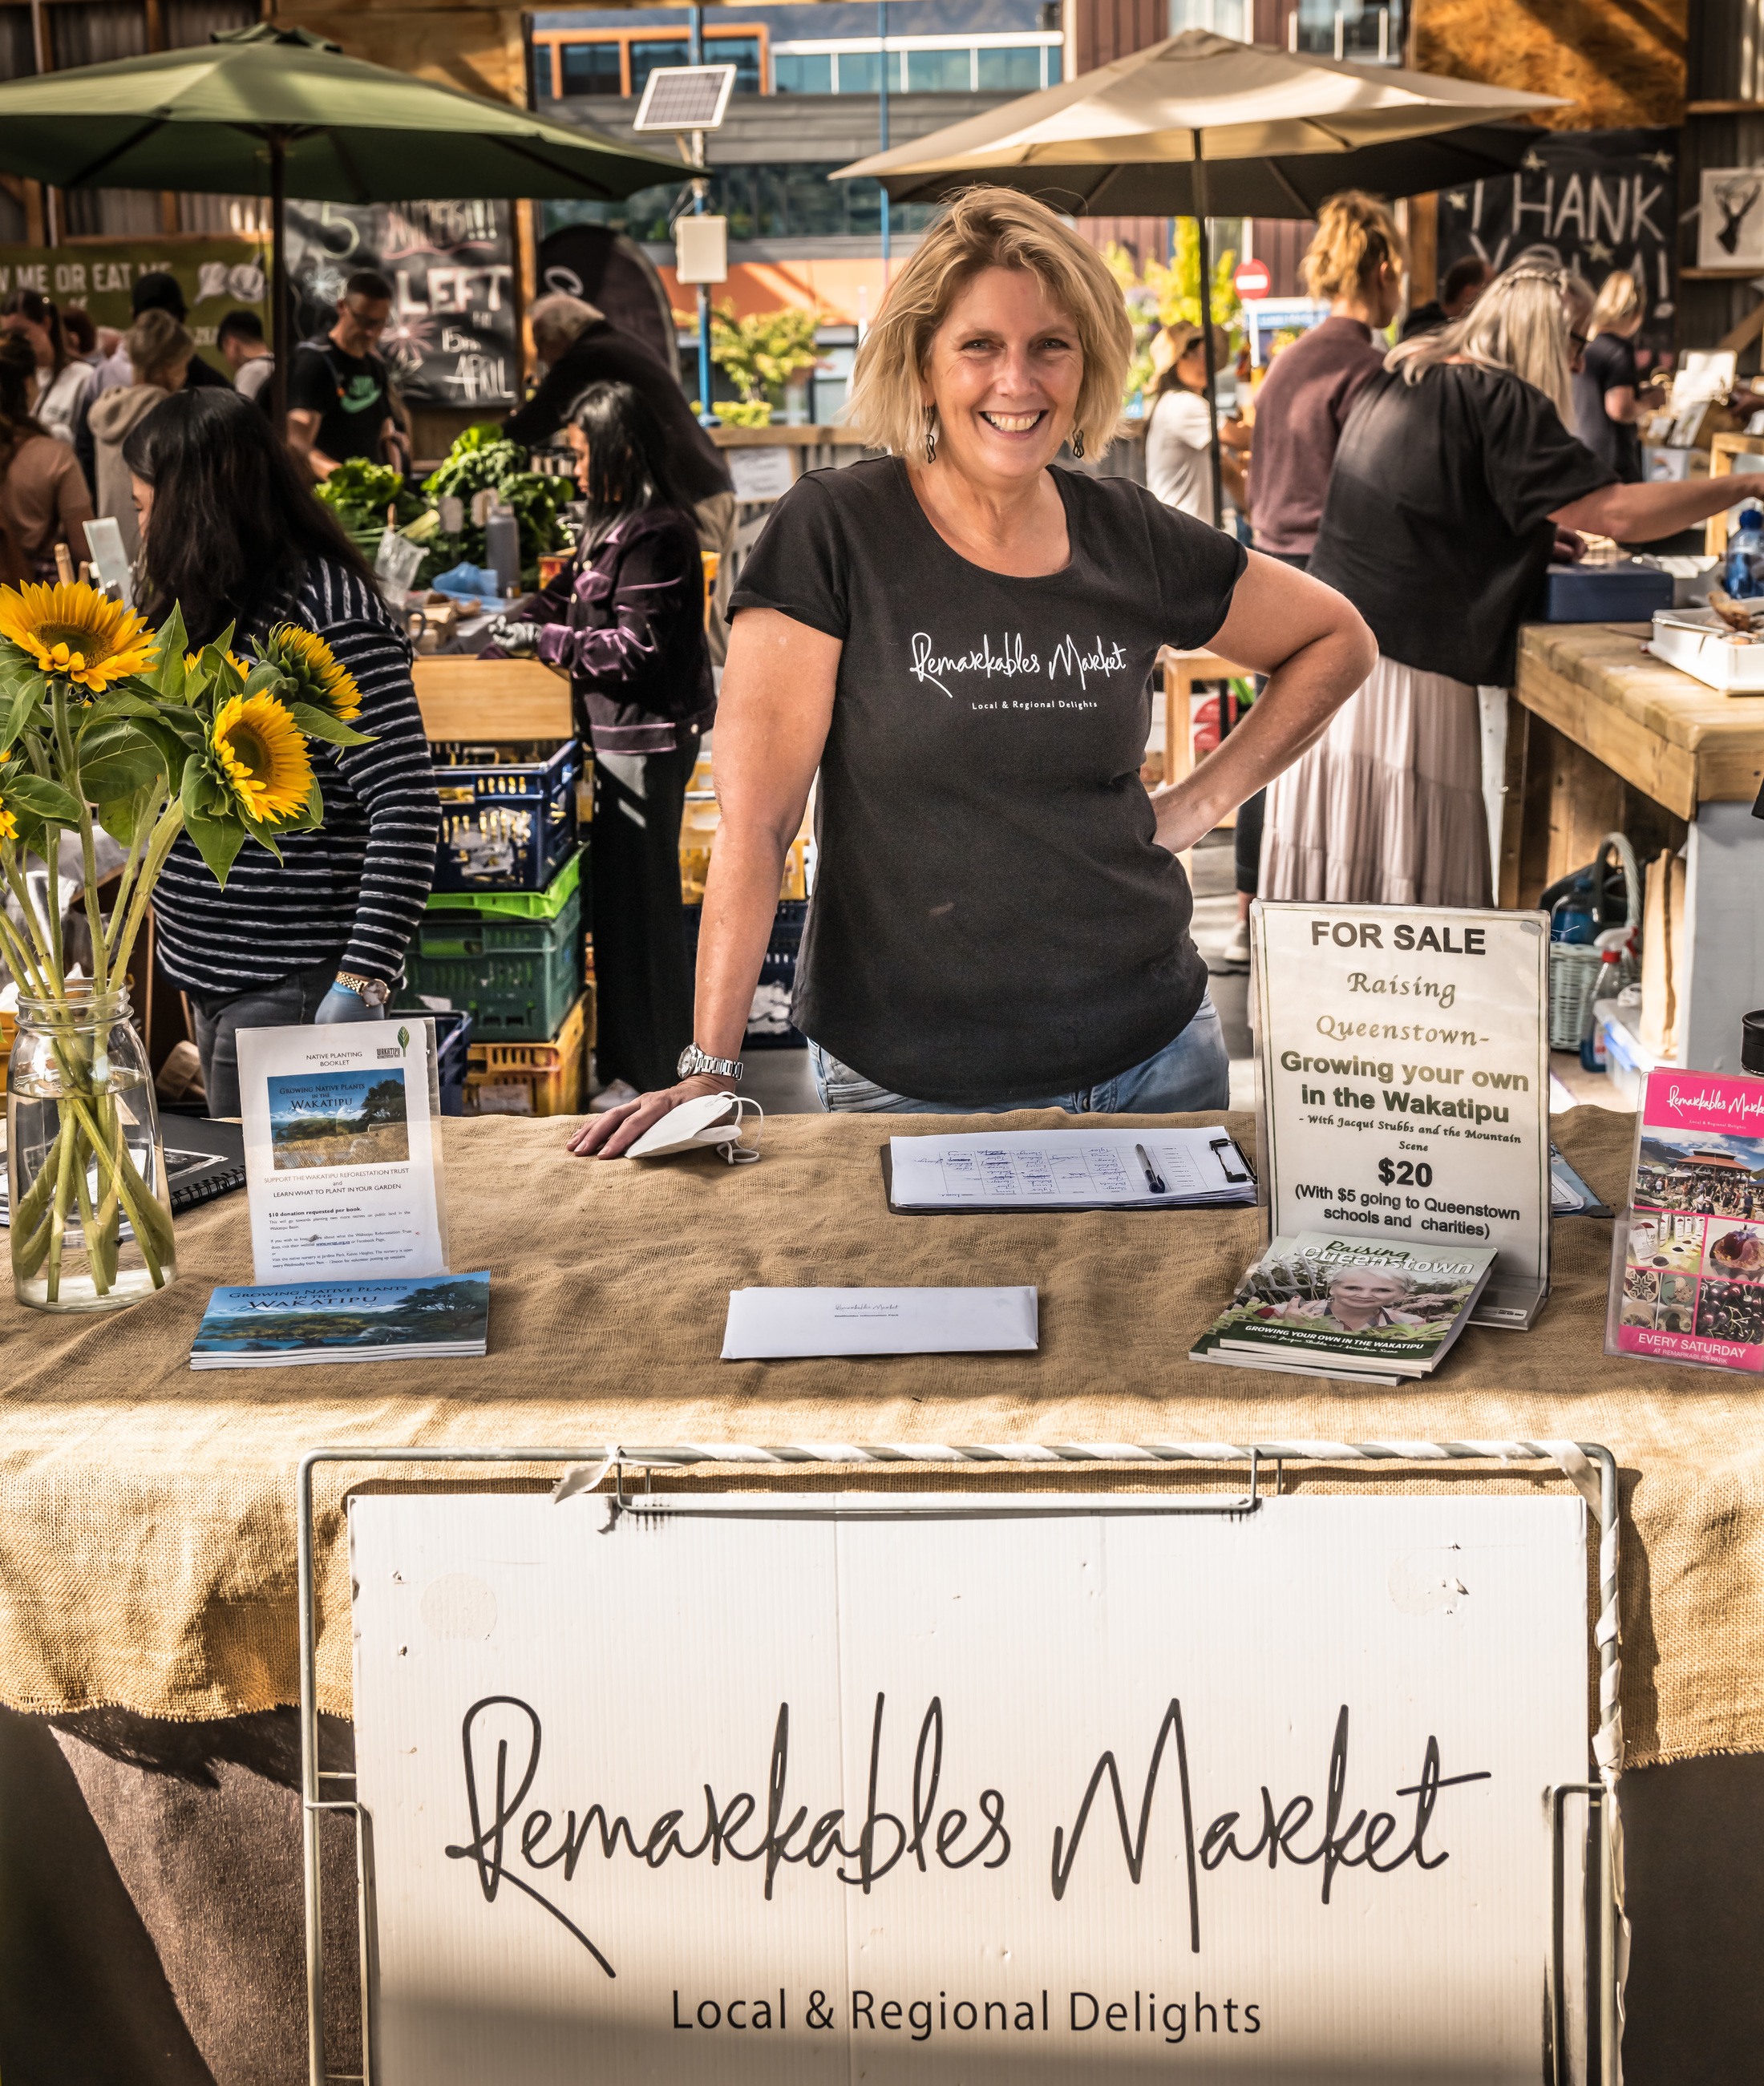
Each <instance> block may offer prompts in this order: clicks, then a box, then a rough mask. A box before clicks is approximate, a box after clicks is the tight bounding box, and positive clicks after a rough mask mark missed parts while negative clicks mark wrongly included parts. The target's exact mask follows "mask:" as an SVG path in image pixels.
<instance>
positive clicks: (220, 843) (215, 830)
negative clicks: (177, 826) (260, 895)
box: [181, 760, 245, 890]
mask: <svg viewBox="0 0 1764 2086" xmlns="http://www.w3.org/2000/svg"><path fill="white" fill-rule="evenodd" d="M205 784H207V785H208V786H207V788H204V786H203V785H205ZM213 789H214V785H213V783H212V781H211V779H210V778H209V777H207V776H206V775H205V774H204V773H203V772H202V762H201V761H200V760H190V761H188V762H186V764H185V768H184V782H183V788H182V791H181V795H182V800H183V807H184V830H185V832H187V833H188V834H189V835H190V838H191V840H192V841H194V842H195V844H196V851H197V853H198V854H199V855H200V856H201V857H202V860H203V861H204V862H207V865H208V870H209V874H210V875H211V876H212V877H213V878H214V879H215V883H218V884H219V886H220V887H221V888H222V889H223V890H225V888H226V886H227V872H228V870H230V869H231V868H232V865H233V861H234V858H235V857H236V855H237V854H238V852H239V850H240V849H241V848H242V847H243V846H244V845H245V828H244V827H243V826H241V824H239V822H238V821H237V819H215V818H211V817H210V816H209V815H208V811H207V805H208V802H209V801H210V798H211V793H212V791H213Z"/></svg>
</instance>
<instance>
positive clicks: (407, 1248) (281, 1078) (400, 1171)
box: [239, 1015, 447, 1283]
mask: <svg viewBox="0 0 1764 2086" xmlns="http://www.w3.org/2000/svg"><path fill="white" fill-rule="evenodd" d="M239 1092H240V1105H241V1111H242V1113H243V1117H244V1122H245V1187H246V1190H247V1193H248V1194H249V1198H250V1203H251V1255H252V1262H253V1266H254V1270H255V1272H256V1275H257V1279H258V1281H259V1282H260V1283H283V1282H293V1281H303V1280H304V1281H309V1282H314V1281H343V1280H354V1279H358V1278H360V1277H377V1276H390V1275H445V1273H446V1271H447V1212H446V1203H445V1199H444V1197H443V1194H442V1187H441V1138H440V1135H439V1133H438V1131H437V1124H438V1122H440V1119H441V1092H440V1088H439V1085H438V1083H437V1078H436V1072H435V1024H434V1023H433V1022H432V1021H431V1020H427V1019H424V1018H419V1017H417V1016H415V1015H392V1016H390V1018H389V1019H387V1020H383V1021H357V1022H345V1023H339V1024H332V1025H330V1026H328V1027H326V1028H241V1030H240V1032H239Z"/></svg>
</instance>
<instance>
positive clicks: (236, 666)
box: [184, 649, 251, 681]
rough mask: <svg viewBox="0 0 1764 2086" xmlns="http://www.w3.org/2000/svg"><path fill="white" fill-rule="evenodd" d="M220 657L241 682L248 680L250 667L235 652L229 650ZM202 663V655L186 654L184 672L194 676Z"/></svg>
mask: <svg viewBox="0 0 1764 2086" xmlns="http://www.w3.org/2000/svg"><path fill="white" fill-rule="evenodd" d="M221 657H222V658H224V660H225V661H226V662H227V664H228V666H231V667H232V670H233V671H234V672H235V673H236V675H238V676H239V678H240V679H241V681H245V680H249V679H250V677H251V669H250V667H249V666H247V664H246V663H245V661H244V660H243V659H241V658H240V657H239V655H238V653H236V652H234V651H232V650H230V649H229V650H228V651H226V652H224V653H222V654H221ZM201 664H202V653H200V652H186V653H185V654H184V671H185V673H186V674H194V672H195V670H196V669H197V668H198V666H201Z"/></svg>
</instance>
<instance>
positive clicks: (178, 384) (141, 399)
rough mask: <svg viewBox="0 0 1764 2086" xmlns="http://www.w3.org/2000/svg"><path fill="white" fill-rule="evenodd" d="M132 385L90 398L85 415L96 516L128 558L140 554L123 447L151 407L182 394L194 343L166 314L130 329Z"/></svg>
mask: <svg viewBox="0 0 1764 2086" xmlns="http://www.w3.org/2000/svg"><path fill="white" fill-rule="evenodd" d="M126 346H127V347H128V351H129V361H130V368H132V369H133V370H134V383H132V384H130V385H126V386H125V387H124V389H123V390H121V391H106V392H104V393H103V394H101V395H100V397H99V398H95V399H94V400H93V401H92V406H91V408H90V410H89V411H88V412H87V416H86V418H87V424H88V425H89V426H90V428H91V429H92V444H93V455H94V460H95V463H96V470H97V486H96V501H95V503H94V504H95V506H96V511H97V512H98V513H100V514H101V515H104V516H105V517H109V519H111V520H113V521H115V522H116V523H117V526H118V527H119V528H120V529H121V531H122V541H123V545H124V547H125V548H126V550H127V551H128V553H129V556H130V557H131V558H133V557H134V554H135V552H136V551H138V549H139V548H140V534H139V530H138V526H137V524H136V521H135V512H134V498H133V496H132V495H131V492H130V485H129V469H128V466H127V465H126V463H125V462H123V460H122V445H123V444H124V443H125V442H126V441H127V440H128V439H129V436H130V435H131V434H133V433H134V430H135V429H136V428H138V427H139V426H140V424H141V423H142V421H143V420H144V419H146V418H147V415H148V414H149V413H151V411H153V409H154V407H156V406H159V405H162V404H164V401H165V400H166V399H167V398H168V397H169V396H170V395H171V394H172V393H173V392H174V391H178V390H182V388H183V384H184V379H185V375H186V374H187V373H188V371H189V368H190V358H191V357H192V356H193V355H194V354H195V352H196V343H194V341H193V340H192V339H191V338H190V335H189V334H188V333H187V332H185V330H184V328H183V327H182V326H180V325H179V324H178V322H177V320H176V319H174V318H173V317H172V315H171V313H169V312H166V311H147V312H143V313H142V315H141V316H140V317H139V318H138V319H137V320H136V321H135V322H134V325H133V326H130V329H129V337H128V340H127V343H126Z"/></svg>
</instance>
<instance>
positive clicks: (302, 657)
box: [258, 623, 361, 724]
mask: <svg viewBox="0 0 1764 2086" xmlns="http://www.w3.org/2000/svg"><path fill="white" fill-rule="evenodd" d="M258 650H259V651H260V652H261V653H262V656H263V657H264V658H266V659H273V660H274V661H275V663H276V665H277V666H279V667H280V668H281V669H282V670H283V673H284V674H286V675H288V677H289V679H291V680H292V682H293V683H294V688H295V700H296V701H297V702H303V703H310V704H312V705H313V708H314V709H322V710H328V711H329V712H330V714H331V715H332V716H333V717H335V718H336V719H337V721H338V722H339V723H340V724H347V723H348V722H349V721H350V719H351V718H352V717H359V716H360V714H361V691H360V688H357V687H356V677H355V675H353V674H352V673H351V672H350V670H349V669H348V668H347V666H344V665H343V662H341V661H340V660H339V658H338V657H337V655H336V653H334V652H333V651H332V650H331V649H330V646H329V645H327V644H326V642H325V641H324V639H323V638H322V637H321V636H319V635H318V633H317V631H316V630H302V629H301V628H300V625H299V624H297V623H279V624H277V625H276V626H275V628H274V629H273V630H272V631H271V632H270V634H269V636H268V637H267V638H266V640H265V641H264V642H263V643H262V645H259V646H258Z"/></svg>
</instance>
